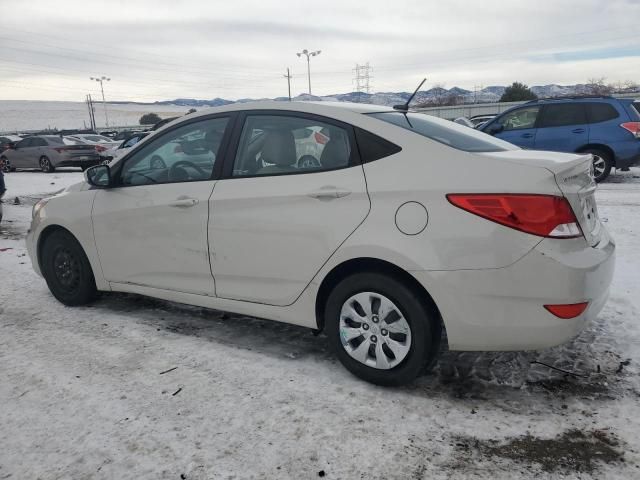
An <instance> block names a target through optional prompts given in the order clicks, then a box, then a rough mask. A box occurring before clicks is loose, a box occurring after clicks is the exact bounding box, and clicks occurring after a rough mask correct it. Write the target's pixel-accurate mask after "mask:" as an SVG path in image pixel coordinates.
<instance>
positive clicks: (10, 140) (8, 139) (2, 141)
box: [0, 135, 22, 152]
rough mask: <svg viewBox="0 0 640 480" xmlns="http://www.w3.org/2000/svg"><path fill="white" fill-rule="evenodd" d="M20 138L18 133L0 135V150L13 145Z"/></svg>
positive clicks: (2, 150)
mask: <svg viewBox="0 0 640 480" xmlns="http://www.w3.org/2000/svg"><path fill="white" fill-rule="evenodd" d="M20 140H22V137H19V136H18V135H2V136H0V152H4V151H5V150H6V149H7V148H10V147H13V146H14V145H15V144H16V143H18V142H19V141H20Z"/></svg>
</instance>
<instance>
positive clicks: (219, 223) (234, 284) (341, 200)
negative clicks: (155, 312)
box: [209, 112, 370, 305]
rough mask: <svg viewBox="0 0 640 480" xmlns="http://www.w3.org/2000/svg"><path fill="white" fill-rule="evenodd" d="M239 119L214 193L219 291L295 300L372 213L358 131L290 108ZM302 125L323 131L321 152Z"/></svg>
mask: <svg viewBox="0 0 640 480" xmlns="http://www.w3.org/2000/svg"><path fill="white" fill-rule="evenodd" d="M241 122H242V129H241V130H238V132H236V136H238V135H239V140H238V141H237V144H238V147H237V152H236V154H235V155H234V158H231V156H230V157H228V162H227V163H226V164H225V172H224V174H225V176H224V178H223V179H221V180H220V181H219V182H218V183H217V185H216V188H215V190H214V192H213V195H212V197H211V214H210V218H209V242H210V250H211V267H212V271H213V275H214V277H215V280H216V295H217V296H219V297H223V298H228V299H235V300H245V301H250V302H258V303H265V304H270V305H289V304H291V303H293V302H294V301H295V300H296V298H297V297H298V296H299V295H300V294H301V293H302V292H303V291H304V289H305V287H306V286H307V285H308V284H309V282H310V281H311V280H312V279H313V277H314V275H315V274H316V273H317V272H318V270H319V269H320V268H321V267H322V265H323V264H324V263H325V262H326V261H327V260H328V259H329V258H330V257H331V255H332V254H333V253H334V252H335V250H336V249H337V248H338V247H339V246H340V244H341V243H342V242H344V241H345V240H346V239H347V238H348V237H349V236H350V235H351V233H353V232H354V230H355V229H356V228H357V227H358V225H359V224H360V223H361V222H362V221H363V220H364V218H365V217H366V216H367V214H368V212H369V207H370V203H369V197H368V194H367V189H366V185H365V179H364V173H363V170H362V166H361V165H360V164H359V162H358V156H357V152H356V149H355V144H354V140H353V130H352V128H351V127H350V126H348V125H344V124H340V123H337V122H333V121H331V120H328V119H325V118H322V117H319V118H317V117H315V116H309V115H307V116H303V115H296V114H293V113H286V112H280V113H277V112H271V113H269V112H264V113H255V114H254V113H251V114H247V115H243V117H242V118H241ZM304 129H312V130H314V131H315V130H318V131H320V130H321V131H322V132H324V134H325V136H326V137H327V141H326V143H325V144H324V145H323V146H322V148H321V149H320V148H316V149H315V150H313V149H310V148H305V145H303V144H302V143H301V140H300V138H301V137H303V135H302V133H301V132H304V131H305V130H304ZM240 131H241V134H240ZM312 137H313V136H311V138H309V141H310V142H311V141H314V139H313V138H312ZM296 138H298V140H296ZM234 143H236V142H234ZM310 151H313V152H315V153H313V154H312V153H309V152H310ZM312 155H313V159H311V158H309V157H310V156H312ZM302 156H306V157H307V158H306V161H304V162H300V159H301V157H302Z"/></svg>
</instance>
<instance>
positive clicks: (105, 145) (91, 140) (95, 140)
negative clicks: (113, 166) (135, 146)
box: [69, 133, 120, 160]
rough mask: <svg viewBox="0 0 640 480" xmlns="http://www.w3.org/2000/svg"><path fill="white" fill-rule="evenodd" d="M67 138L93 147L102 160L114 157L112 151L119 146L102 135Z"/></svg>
mask: <svg viewBox="0 0 640 480" xmlns="http://www.w3.org/2000/svg"><path fill="white" fill-rule="evenodd" d="M69 138H73V139H75V140H79V141H81V142H84V143H87V144H89V145H93V146H94V147H95V149H96V152H98V154H99V155H100V157H102V159H103V160H111V159H112V158H113V157H114V151H115V150H116V149H117V148H118V147H119V146H120V142H118V141H117V140H114V139H112V138H109V137H105V136H104V135H97V134H90V133H78V134H75V135H69Z"/></svg>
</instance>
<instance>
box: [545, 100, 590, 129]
mask: <svg viewBox="0 0 640 480" xmlns="http://www.w3.org/2000/svg"><path fill="white" fill-rule="evenodd" d="M584 107H585V106H584V103H561V104H557V105H545V106H544V108H543V109H542V117H541V118H540V123H539V124H538V128H545V127H564V126H567V125H583V124H585V123H587V112H586V110H585V108H584Z"/></svg>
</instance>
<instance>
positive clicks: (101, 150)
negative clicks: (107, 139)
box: [96, 145, 107, 153]
mask: <svg viewBox="0 0 640 480" xmlns="http://www.w3.org/2000/svg"><path fill="white" fill-rule="evenodd" d="M105 150H107V147H105V146H104V145H96V152H98V153H100V152H104V151H105Z"/></svg>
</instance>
